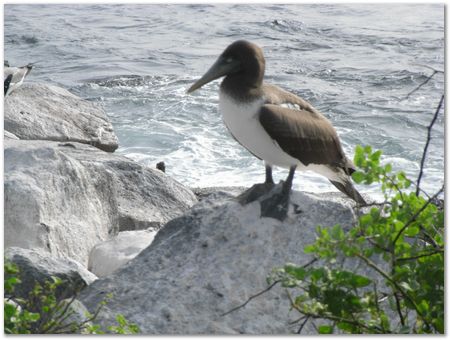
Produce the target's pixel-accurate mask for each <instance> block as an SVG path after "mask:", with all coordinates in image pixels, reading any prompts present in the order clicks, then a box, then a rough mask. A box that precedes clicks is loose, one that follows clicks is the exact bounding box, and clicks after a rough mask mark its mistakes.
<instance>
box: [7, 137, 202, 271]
mask: <svg viewBox="0 0 450 340" xmlns="http://www.w3.org/2000/svg"><path fill="white" fill-rule="evenodd" d="M4 146H5V151H4V157H5V159H4V164H5V165H4V199H5V215H4V221H5V233H4V234H5V246H18V247H22V248H28V249H31V248H39V249H44V250H46V251H48V252H50V253H51V254H53V255H55V256H58V257H69V258H72V259H74V260H76V261H78V262H80V263H82V264H83V265H85V266H87V265H88V257H89V253H90V251H91V249H92V248H93V247H94V246H95V245H96V244H98V243H100V242H103V241H105V240H107V239H109V238H110V237H113V236H115V235H117V233H118V232H119V231H120V230H130V229H136V228H138V229H139V228H141V229H147V228H151V227H153V228H154V227H155V225H156V226H157V225H159V224H162V223H165V222H167V221H168V220H170V219H171V218H174V217H176V216H178V215H180V214H181V213H182V212H184V211H185V210H186V209H188V208H189V207H190V206H192V205H193V204H194V203H195V202H196V201H197V200H196V198H195V195H194V194H193V193H192V192H191V191H190V190H189V189H188V188H186V187H184V186H183V185H181V184H180V183H178V182H176V181H175V180H173V179H171V178H170V177H168V176H167V175H165V174H164V173H162V172H161V171H159V170H155V169H149V168H146V167H145V166H142V165H140V164H138V163H136V162H134V161H132V160H130V159H128V158H126V157H123V156H119V155H115V154H110V153H107V152H104V151H101V150H99V149H97V148H95V147H92V146H89V145H86V144H80V143H58V142H50V141H26V140H5V143H4Z"/></svg>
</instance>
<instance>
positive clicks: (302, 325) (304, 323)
mask: <svg viewBox="0 0 450 340" xmlns="http://www.w3.org/2000/svg"><path fill="white" fill-rule="evenodd" d="M304 318H305V321H303V322H302V324H301V325H300V327H299V329H298V331H297V334H301V333H302V330H303V327H305V325H306V322H308V320H309V316H305V317H304Z"/></svg>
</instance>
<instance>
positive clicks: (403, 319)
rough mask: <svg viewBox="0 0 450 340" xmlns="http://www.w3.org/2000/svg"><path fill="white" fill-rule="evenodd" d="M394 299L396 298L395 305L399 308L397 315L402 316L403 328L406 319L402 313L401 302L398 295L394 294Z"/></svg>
mask: <svg viewBox="0 0 450 340" xmlns="http://www.w3.org/2000/svg"><path fill="white" fill-rule="evenodd" d="M394 298H395V305H396V307H397V313H398V315H399V316H400V323H401V324H402V326H404V325H405V318H404V317H403V313H402V307H401V306H400V300H399V298H398V293H397V292H394Z"/></svg>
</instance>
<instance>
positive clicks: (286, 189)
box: [261, 165, 297, 221]
mask: <svg viewBox="0 0 450 340" xmlns="http://www.w3.org/2000/svg"><path fill="white" fill-rule="evenodd" d="M296 168H297V166H296V165H294V166H291V168H290V169H289V175H288V177H287V179H286V181H285V182H283V184H282V186H281V188H277V189H276V190H275V191H274V192H273V193H272V194H271V195H269V196H268V197H267V198H264V199H263V200H262V201H261V216H264V217H272V218H276V219H277V220H280V221H283V220H284V219H285V218H286V217H287V213H288V210H289V197H290V194H291V188H292V182H293V180H294V174H295V169H296Z"/></svg>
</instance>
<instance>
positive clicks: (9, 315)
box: [4, 261, 139, 334]
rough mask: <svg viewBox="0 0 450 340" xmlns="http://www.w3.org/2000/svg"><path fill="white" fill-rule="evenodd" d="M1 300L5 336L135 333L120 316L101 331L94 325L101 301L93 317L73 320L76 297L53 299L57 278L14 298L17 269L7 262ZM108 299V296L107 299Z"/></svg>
mask: <svg viewBox="0 0 450 340" xmlns="http://www.w3.org/2000/svg"><path fill="white" fill-rule="evenodd" d="M4 271H5V282H4V288H5V298H4V326H5V333H6V334H62V333H65V334H66V333H83V334H105V333H113V334H137V333H139V328H138V326H137V325H135V324H132V323H129V322H128V321H127V320H126V319H125V318H124V316H123V315H120V314H119V315H117V316H116V321H117V325H112V326H109V327H107V330H106V331H105V330H103V329H102V327H101V326H100V325H97V324H94V323H93V321H94V320H95V319H96V317H97V315H98V313H99V312H100V310H101V308H102V307H103V306H104V305H105V304H106V303H107V300H104V301H103V302H101V303H100V304H99V306H98V308H97V310H96V312H95V313H94V314H89V313H88V314H87V315H85V319H84V320H80V321H74V319H75V318H73V317H74V316H75V314H76V313H77V312H76V311H75V310H74V308H72V307H73V304H74V301H75V298H76V296H73V297H72V298H71V299H65V300H61V299H58V298H56V291H57V290H58V288H59V287H60V286H61V285H62V284H63V281H62V280H61V279H60V278H58V277H52V280H51V281H50V280H47V281H45V283H44V284H43V285H41V284H40V283H36V285H35V286H34V289H33V290H32V291H31V292H29V294H28V298H26V299H24V298H19V297H16V296H15V295H14V288H15V286H16V285H18V284H20V283H21V281H20V279H19V278H18V273H19V269H18V268H17V266H16V265H15V264H13V263H11V262H8V261H5V266H4ZM109 298H110V296H109Z"/></svg>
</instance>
